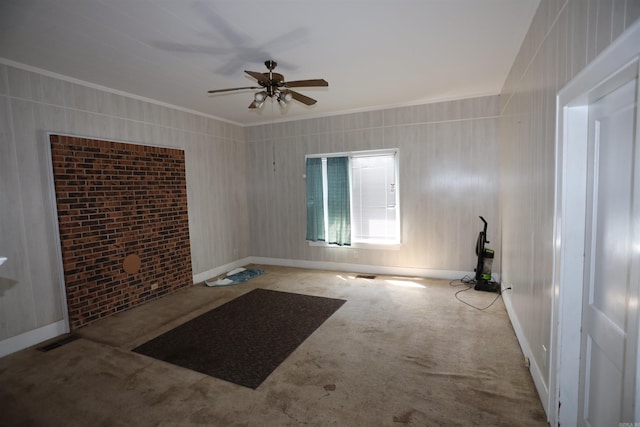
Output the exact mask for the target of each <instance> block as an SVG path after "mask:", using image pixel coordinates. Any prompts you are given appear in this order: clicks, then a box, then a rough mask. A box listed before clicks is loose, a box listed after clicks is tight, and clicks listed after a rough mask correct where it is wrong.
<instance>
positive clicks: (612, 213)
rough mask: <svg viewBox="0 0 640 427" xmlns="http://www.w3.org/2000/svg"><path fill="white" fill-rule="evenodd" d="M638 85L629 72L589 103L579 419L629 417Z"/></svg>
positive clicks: (605, 421)
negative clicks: (627, 77) (624, 79)
mask: <svg viewBox="0 0 640 427" xmlns="http://www.w3.org/2000/svg"><path fill="white" fill-rule="evenodd" d="M636 84H637V78H634V79H633V80H630V81H628V82H627V83H625V84H623V85H622V86H620V87H618V88H617V89H615V90H613V91H611V92H609V93H608V94H607V95H605V96H603V97H601V98H600V99H598V100H596V101H594V102H592V103H591V104H590V105H589V171H590V173H589V177H588V185H587V189H588V202H587V233H586V241H585V248H586V251H585V272H584V273H585V276H584V277H585V283H584V299H583V310H582V313H583V317H582V340H581V358H580V388H579V393H580V397H579V408H578V409H579V423H580V424H581V425H590V426H597V427H600V426H617V425H619V423H620V422H631V423H633V422H634V421H635V420H634V402H635V377H636V360H637V359H636V351H637V344H638V339H637V338H638V331H637V311H638V301H637V295H638V285H639V284H638V272H637V269H638V248H639V247H640V246H639V245H640V239H639V238H638V235H639V231H640V230H638V220H637V218H639V216H640V211H639V209H638V205H639V203H638V201H639V199H640V196H639V194H640V188H639V187H640V185H639V184H640V183H639V182H638V181H639V179H638V175H640V173H639V172H638V171H637V170H636V169H638V167H639V166H640V164H638V163H639V162H638V160H637V159H638V153H636V150H637V151H640V147H638V144H637V142H636V141H637V137H636V132H635V129H636V109H637V106H636V93H637V88H636ZM634 251H635V253H634Z"/></svg>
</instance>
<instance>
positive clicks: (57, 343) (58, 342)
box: [38, 335, 80, 353]
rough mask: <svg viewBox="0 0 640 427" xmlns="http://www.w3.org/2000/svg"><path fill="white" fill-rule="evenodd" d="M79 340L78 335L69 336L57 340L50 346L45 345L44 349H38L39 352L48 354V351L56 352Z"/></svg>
mask: <svg viewBox="0 0 640 427" xmlns="http://www.w3.org/2000/svg"><path fill="white" fill-rule="evenodd" d="M78 338H80V337H79V336H77V335H69V336H68V337H65V338H62V339H59V340H56V341H54V342H52V343H50V344H47V345H43V346H42V347H38V350H40V351H42V352H45V353H46V352H47V351H51V350H54V349H56V348H58V347H62V346H63V345H65V344H69V343H70V342H73V341H75V340H77V339H78Z"/></svg>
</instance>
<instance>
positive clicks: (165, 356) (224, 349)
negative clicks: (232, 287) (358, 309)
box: [133, 289, 346, 389]
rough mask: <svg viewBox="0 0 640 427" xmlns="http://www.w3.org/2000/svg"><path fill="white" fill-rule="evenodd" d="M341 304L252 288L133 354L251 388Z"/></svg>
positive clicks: (321, 298) (137, 348)
mask: <svg viewBox="0 0 640 427" xmlns="http://www.w3.org/2000/svg"><path fill="white" fill-rule="evenodd" d="M345 302H346V301H345V300H341V299H334V298H325V297H317V296H311V295H302V294H294V293H290V292H280V291H272V290H267V289H254V290H252V291H251V292H248V293H246V294H244V295H242V296H239V297H238V298H235V299H233V300H231V301H229V302H227V303H226V304H223V305H221V306H220V307H217V308H215V309H213V310H211V311H209V312H207V313H204V314H202V315H200V316H198V317H196V318H195V319H193V320H190V321H189V322H187V323H185V324H183V325H180V326H178V327H176V328H175V329H172V330H171V331H169V332H167V333H165V334H163V335H160V336H159V337H157V338H154V339H152V340H151V341H149V342H147V343H145V344H142V345H141V346H139V347H136V348H135V349H133V351H135V352H137V353H140V354H144V355H147V356H150V357H153V358H156V359H160V360H163V361H165V362H169V363H172V364H174V365H178V366H182V367H184V368H188V369H192V370H194V371H198V372H201V373H203V374H207V375H211V376H213V377H216V378H220V379H223V380H226V381H229V382H232V383H235V384H239V385H242V386H245V387H249V388H252V389H255V388H257V387H258V386H259V385H260V384H262V382H263V381H264V380H265V379H267V377H268V376H269V375H270V374H271V373H272V372H273V371H274V370H275V369H276V368H277V367H278V366H279V365H280V364H281V363H282V362H283V361H284V360H285V359H286V358H287V357H288V356H289V355H290V354H291V353H292V352H293V351H294V350H295V349H296V348H298V346H299V345H300V344H302V343H303V342H304V340H305V339H307V337H309V335H311V334H312V333H313V331H315V330H316V329H317V328H318V327H319V326H320V325H321V324H322V323H324V321H325V320H326V319H328V318H329V317H330V316H331V315H332V314H333V313H334V312H335V311H336V310H337V309H338V308H340V307H341V306H342V304H344V303H345Z"/></svg>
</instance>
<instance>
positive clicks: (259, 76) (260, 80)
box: [244, 70, 269, 84]
mask: <svg viewBox="0 0 640 427" xmlns="http://www.w3.org/2000/svg"><path fill="white" fill-rule="evenodd" d="M244 72H245V73H247V74H249V75H250V76H251V77H253V78H254V79H256V80H257V81H258V83H264V84H269V77H267V76H265V75H264V74H262V73H259V72H257V71H247V70H244Z"/></svg>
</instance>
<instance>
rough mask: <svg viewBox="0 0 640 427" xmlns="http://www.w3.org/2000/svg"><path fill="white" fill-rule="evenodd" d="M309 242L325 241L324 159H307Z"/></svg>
mask: <svg viewBox="0 0 640 427" xmlns="http://www.w3.org/2000/svg"><path fill="white" fill-rule="evenodd" d="M306 169H307V170H306V173H307V240H311V241H312V242H317V241H318V240H322V241H323V240H325V239H324V207H323V205H324V199H323V196H322V159H321V158H319V157H311V158H308V159H307V164H306Z"/></svg>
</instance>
